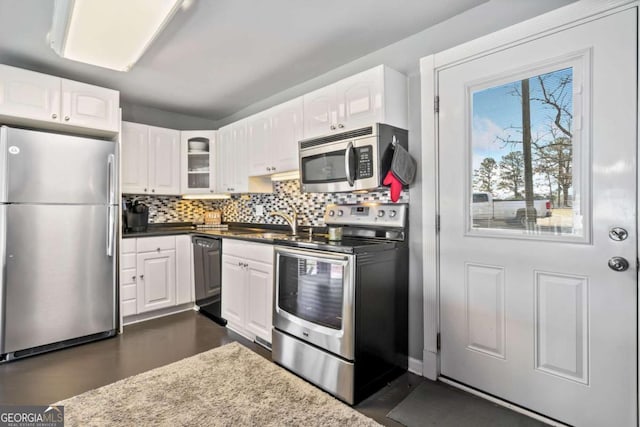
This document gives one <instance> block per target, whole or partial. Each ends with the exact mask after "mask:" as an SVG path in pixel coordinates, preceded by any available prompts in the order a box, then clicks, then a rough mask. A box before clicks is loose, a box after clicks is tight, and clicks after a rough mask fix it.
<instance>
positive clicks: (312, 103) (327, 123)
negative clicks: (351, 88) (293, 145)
mask: <svg viewBox="0 0 640 427" xmlns="http://www.w3.org/2000/svg"><path fill="white" fill-rule="evenodd" d="M303 102H304V137H305V139H306V138H313V137H314V136H318V135H326V134H328V133H330V132H332V131H335V130H336V129H337V126H336V125H337V123H338V107H337V105H336V85H335V84H332V85H329V86H326V87H323V88H321V89H318V90H315V91H313V92H311V93H307V94H305V95H304V100H303Z"/></svg>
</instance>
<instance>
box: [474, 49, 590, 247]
mask: <svg viewBox="0 0 640 427" xmlns="http://www.w3.org/2000/svg"><path fill="white" fill-rule="evenodd" d="M581 63H582V62H580V61H576V60H573V61H565V62H564V63H562V64H557V65H554V66H552V67H549V66H547V67H545V68H544V69H540V68H537V69H535V70H534V71H530V72H528V73H520V74H519V75H515V76H514V75H511V76H509V77H506V78H501V79H492V80H491V81H490V82H484V83H480V84H477V85H473V86H471V87H469V88H468V94H469V95H468V102H469V106H470V117H471V120H470V122H471V123H470V124H471V129H470V150H469V151H470V160H469V161H470V165H471V168H470V169H471V173H470V177H469V179H468V181H467V182H468V183H469V188H470V190H469V189H467V194H468V199H467V200H469V201H470V203H469V212H468V213H469V215H468V216H467V218H469V226H468V228H467V230H468V231H469V233H470V234H482V235H491V234H494V235H498V236H502V237H505V236H509V235H512V236H517V237H521V236H529V237H534V238H535V237H543V238H549V237H551V238H553V237H554V236H555V237H560V238H563V239H565V238H572V239H577V240H584V239H585V237H586V236H585V235H586V231H585V230H586V225H587V224H588V222H587V219H588V212H587V209H586V208H585V207H586V206H587V205H586V203H585V197H586V195H587V194H588V192H587V188H586V186H587V184H588V181H589V180H588V175H586V173H587V169H588V168H587V167H586V165H587V164H588V157H585V156H586V155H588V150H587V147H585V145H586V144H585V141H586V139H585V138H584V136H583V135H581V132H580V131H581V129H580V128H581V123H580V120H579V119H580V118H581V117H583V116H586V115H583V114H582V111H580V109H581V108H582V105H583V102H582V94H581V91H582V90H583V86H586V85H582V84H581V82H580V80H581V74H582V72H581V70H580V64H581ZM582 127H583V128H584V126H583V125H582ZM583 165H584V166H583Z"/></svg>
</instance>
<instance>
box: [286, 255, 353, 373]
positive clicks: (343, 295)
mask: <svg viewBox="0 0 640 427" xmlns="http://www.w3.org/2000/svg"><path fill="white" fill-rule="evenodd" d="M275 254H276V255H275V256H276V280H275V282H276V283H275V296H274V313H273V314H274V315H273V325H274V327H275V328H276V329H279V330H280V331H283V332H286V333H288V334H290V335H293V336H295V337H297V338H300V339H301V340H304V341H307V342H309V343H311V344H314V345H316V346H318V347H320V348H323V349H325V350H328V351H330V352H332V353H334V354H336V355H338V356H340V357H343V358H344V359H347V360H353V358H354V341H355V338H354V319H355V313H354V304H355V302H354V294H355V281H354V274H355V265H354V262H355V257H354V256H353V255H346V254H336V253H332V252H324V251H312V250H301V249H295V248H289V247H282V246H276V248H275Z"/></svg>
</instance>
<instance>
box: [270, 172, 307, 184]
mask: <svg viewBox="0 0 640 427" xmlns="http://www.w3.org/2000/svg"><path fill="white" fill-rule="evenodd" d="M290 179H300V171H297V170H295V171H289V172H281V173H274V174H273V175H271V181H288V180H290Z"/></svg>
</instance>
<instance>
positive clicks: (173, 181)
mask: <svg viewBox="0 0 640 427" xmlns="http://www.w3.org/2000/svg"><path fill="white" fill-rule="evenodd" d="M121 142H122V156H121V163H122V192H123V193H133V194H164V195H178V194H180V132H179V131H177V130H174V129H166V128H160V127H155V126H147V125H143V124H139V123H130V122H122V135H121Z"/></svg>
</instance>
